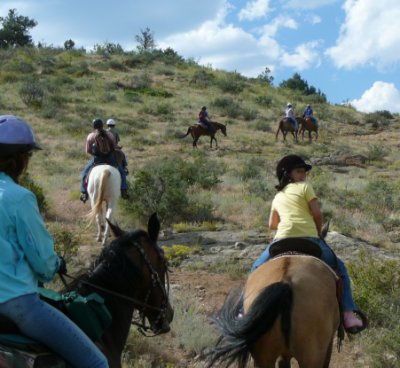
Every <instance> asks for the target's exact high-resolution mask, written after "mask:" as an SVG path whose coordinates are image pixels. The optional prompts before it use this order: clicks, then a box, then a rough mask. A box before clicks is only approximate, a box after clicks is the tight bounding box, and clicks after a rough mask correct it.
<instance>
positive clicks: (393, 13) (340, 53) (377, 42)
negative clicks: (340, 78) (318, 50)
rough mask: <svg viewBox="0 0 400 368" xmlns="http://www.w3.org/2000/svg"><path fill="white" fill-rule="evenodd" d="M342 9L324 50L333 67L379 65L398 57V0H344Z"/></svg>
mask: <svg viewBox="0 0 400 368" xmlns="http://www.w3.org/2000/svg"><path fill="white" fill-rule="evenodd" d="M343 9H344V10H345V12H346V19H345V22H344V24H343V25H342V26H341V30H340V35H339V38H338V40H337V41H336V45H335V46H334V47H331V48H330V49H328V50H327V51H326V54H327V55H328V56H330V57H331V58H332V60H333V61H334V63H335V64H336V66H337V67H339V68H346V69H352V68H354V67H357V66H360V65H365V64H370V65H373V66H375V67H377V68H378V69H383V68H385V67H387V66H390V65H392V64H394V63H397V62H399V61H400V32H399V26H398V24H399V19H400V2H399V1H398V0H380V1H377V0H346V2H345V4H344V5H343Z"/></svg>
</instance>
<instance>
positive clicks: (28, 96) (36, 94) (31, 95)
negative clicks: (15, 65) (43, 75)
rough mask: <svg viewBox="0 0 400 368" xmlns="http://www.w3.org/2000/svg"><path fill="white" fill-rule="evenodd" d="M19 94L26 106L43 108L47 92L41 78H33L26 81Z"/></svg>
mask: <svg viewBox="0 0 400 368" xmlns="http://www.w3.org/2000/svg"><path fill="white" fill-rule="evenodd" d="M18 93H19V96H20V97H21V100H22V101H23V102H24V103H25V105H26V106H29V107H36V108H40V107H42V104H43V99H44V96H45V90H44V88H43V86H42V84H41V83H40V80H39V78H37V77H35V76H31V77H27V78H26V79H24V80H23V82H22V85H21V87H20V88H19V90H18Z"/></svg>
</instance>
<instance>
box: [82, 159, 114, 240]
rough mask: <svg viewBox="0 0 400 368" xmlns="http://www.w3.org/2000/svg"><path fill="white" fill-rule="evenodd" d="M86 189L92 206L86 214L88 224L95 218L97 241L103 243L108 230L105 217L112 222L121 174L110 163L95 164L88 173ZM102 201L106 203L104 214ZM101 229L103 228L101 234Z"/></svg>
mask: <svg viewBox="0 0 400 368" xmlns="http://www.w3.org/2000/svg"><path fill="white" fill-rule="evenodd" d="M87 190H88V194H89V199H90V205H91V207H92V209H91V211H90V212H89V214H88V218H89V219H90V223H89V224H91V223H93V221H94V219H96V223H97V241H98V242H100V241H101V242H102V245H104V244H105V243H106V240H107V237H108V234H109V231H110V227H109V225H108V222H107V221H105V219H107V220H109V221H111V222H113V218H112V216H113V212H114V211H115V210H116V208H117V203H118V198H119V197H120V195H121V175H120V173H119V171H118V169H116V168H115V167H113V166H110V165H98V166H95V167H94V168H93V169H92V170H91V172H90V174H89V180H88V186H87ZM103 202H105V203H106V212H105V216H104V215H103ZM102 230H104V232H103V234H102V233H101V232H102Z"/></svg>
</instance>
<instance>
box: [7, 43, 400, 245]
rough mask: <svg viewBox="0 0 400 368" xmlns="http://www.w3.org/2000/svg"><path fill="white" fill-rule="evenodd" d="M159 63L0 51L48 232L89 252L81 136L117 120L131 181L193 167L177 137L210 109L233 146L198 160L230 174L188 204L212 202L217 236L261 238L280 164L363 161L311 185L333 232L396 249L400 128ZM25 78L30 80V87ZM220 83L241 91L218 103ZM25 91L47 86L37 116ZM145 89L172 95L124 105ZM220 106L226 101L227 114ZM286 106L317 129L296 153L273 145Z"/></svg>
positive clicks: (216, 74) (329, 171) (315, 177)
mask: <svg viewBox="0 0 400 368" xmlns="http://www.w3.org/2000/svg"><path fill="white" fill-rule="evenodd" d="M132 60H133V61H135V63H133V62H132ZM138 60H139V61H138ZM164 61H165V60H162V61H153V62H149V63H147V62H146V63H145V62H143V60H142V59H140V58H138V57H137V55H113V56H111V57H110V56H104V55H95V54H90V55H85V54H80V53H74V52H65V51H62V50H51V49H42V50H14V51H1V52H0V65H1V68H0V83H1V85H2V94H1V96H0V112H1V113H2V114H3V113H4V114H6V113H11V114H15V115H18V116H20V117H22V118H24V119H25V120H26V121H28V122H29V123H31V124H32V126H33V128H34V131H35V133H36V134H37V136H38V137H39V140H40V143H41V144H42V145H43V147H44V148H45V150H44V151H43V152H40V153H38V154H37V155H36V156H35V157H34V158H33V161H32V165H31V169H30V173H31V175H32V177H33V178H34V179H35V181H36V182H38V183H39V184H40V185H41V186H43V188H44V189H45V191H46V192H47V194H48V197H49V198H50V201H51V204H52V211H51V214H50V216H49V222H50V225H53V226H54V223H56V224H57V223H59V222H61V223H62V224H63V226H66V227H68V228H69V229H71V230H73V231H78V232H79V234H80V235H81V236H82V237H83V238H84V241H90V240H89V235H88V234H87V230H86V229H84V227H83V226H82V218H81V216H80V215H83V213H84V210H83V209H82V206H81V204H80V203H79V201H77V198H78V194H79V193H78V192H79V174H80V171H81V170H82V169H83V167H84V165H85V164H86V162H87V157H86V156H85V154H84V151H83V147H84V142H85V137H86V135H87V134H88V132H89V131H90V130H91V121H92V119H93V118H94V117H97V116H99V117H101V118H103V119H107V118H108V117H113V118H115V119H116V121H117V123H118V128H119V130H120V135H121V137H122V144H123V146H124V150H125V152H126V154H127V157H128V161H129V166H130V171H131V173H132V174H133V175H131V176H130V180H133V179H132V178H134V175H135V171H136V170H138V168H141V167H146V163H148V162H149V161H151V160H154V159H159V160H162V159H163V158H165V157H175V156H174V155H177V156H180V157H182V158H183V159H184V160H188V161H190V160H193V159H194V158H195V157H197V156H196V155H197V154H196V153H195V152H193V150H192V147H191V139H190V137H187V138H185V139H183V140H180V139H178V138H177V136H178V135H182V134H183V133H185V132H186V130H187V127H188V126H189V125H190V124H192V123H193V122H195V121H196V117H197V113H198V110H199V109H200V107H201V106H202V105H207V106H209V111H210V114H211V116H212V118H213V119H214V120H217V121H219V122H223V123H227V124H228V137H227V138H225V137H222V135H219V134H218V135H217V138H218V139H219V145H220V149H219V150H210V149H209V144H208V138H204V137H203V138H201V139H200V143H199V149H198V151H199V152H200V153H201V155H202V156H203V157H204V160H209V161H210V162H214V161H215V162H223V163H224V164H225V166H226V168H227V170H226V172H225V173H224V174H223V175H221V177H220V181H221V182H220V184H218V185H217V186H216V187H214V188H212V189H211V190H205V189H198V188H196V190H195V191H196V193H194V194H193V195H198V193H199V192H200V194H201V195H202V196H204V197H207V198H208V199H209V200H211V201H212V203H213V206H214V216H215V218H217V219H218V221H219V222H220V223H221V224H223V226H226V227H234V228H243V229H252V228H263V229H265V223H266V219H267V216H268V211H269V208H268V207H269V201H270V200H271V198H272V196H273V191H274V190H273V186H274V184H275V178H274V175H273V169H274V166H275V164H276V161H277V160H278V159H279V158H280V157H281V156H282V155H284V154H287V153H289V152H293V153H299V154H302V155H304V156H305V157H307V158H308V159H310V160H318V159H327V158H330V160H331V162H333V161H340V160H343V158H344V157H352V156H356V155H361V156H363V157H364V158H365V159H366V161H364V162H363V164H362V165H359V166H358V167H357V166H346V165H341V166H340V167H341V170H336V169H337V166H336V165H334V166H332V165H318V168H317V167H316V168H315V169H314V170H312V172H311V179H312V181H313V183H314V186H315V189H316V190H317V193H318V194H320V196H321V199H322V205H323V210H324V212H325V214H326V215H328V216H329V217H331V218H332V219H333V229H334V230H337V231H339V232H342V233H345V234H347V235H351V236H354V237H358V238H362V239H365V240H367V241H369V242H372V243H374V244H376V245H377V246H380V247H385V248H387V249H391V250H396V249H397V246H398V244H399V242H400V235H399V234H400V218H399V215H398V212H397V210H396V209H397V208H398V205H399V204H400V186H399V185H398V183H397V178H398V174H397V173H398V169H399V166H400V161H399V160H398V157H397V152H398V142H399V135H400V134H399V119H398V117H397V118H395V119H392V120H389V121H385V124H380V123H379V122H378V123H379V124H377V125H378V128H376V127H375V128H374V126H373V125H374V122H372V123H371V120H368V116H366V115H364V114H361V113H358V112H356V111H354V110H353V109H351V108H349V107H343V106H332V105H329V104H320V103H314V102H313V101H312V99H310V98H306V97H304V96H301V95H298V94H295V93H294V92H292V91H282V90H279V89H277V88H274V87H270V86H268V85H266V84H262V83H260V82H259V81H256V80H248V79H245V78H240V77H239V78H238V76H235V75H232V74H231V73H225V72H223V71H214V70H211V69H207V68H201V67H199V66H197V65H195V64H190V63H180V64H174V63H172V64H168V63H165V62H164ZM201 73H203V74H201ZM199 75H208V76H210V75H211V76H213V80H211V82H209V83H206V84H205V85H202V84H201V83H200V82H201V79H198V78H197V79H196V76H199ZM32 76H36V79H35V80H34V81H31V79H30V78H32ZM150 80H151V83H150ZM195 80H197V82H198V83H194V81H195ZM199 80H200V82H199ZM226 80H228V83H231V86H232V89H233V87H234V86H235V85H236V84H235V83H236V82H237V83H240V84H242V85H243V86H244V88H243V90H242V91H241V92H239V93H230V92H223V91H222V90H221V87H220V84H219V81H226ZM232 80H234V82H232ZM229 81H230V82H229ZM25 84H28V85H31V86H32V85H33V86H35V85H38V84H39V85H40V86H42V89H43V90H44V91H45V97H44V100H43V103H42V106H41V107H34V106H27V105H26V104H25V103H24V102H23V101H22V100H21V97H20V94H19V91H20V89H21V87H23V86H24V85H25ZM141 84H142V85H143V84H144V85H146V86H147V87H150V89H151V90H152V91H167V92H170V93H171V94H172V97H169V98H164V97H157V96H150V95H147V94H144V93H137V94H133V95H132V94H128V96H127V94H126V91H124V88H122V86H125V87H137V86H139V85H141ZM220 99H231V100H228V101H231V102H230V104H228V107H227V108H225V109H224V108H222V107H221V102H220V101H221V100H220ZM257 100H258V101H260V100H261V101H264V102H265V101H266V102H265V104H260V103H257ZM287 101H291V102H292V103H293V104H294V105H295V107H296V108H297V110H298V111H301V110H302V109H303V107H304V106H305V104H306V103H308V102H311V103H312V104H313V108H314V110H315V112H316V116H317V118H318V119H319V122H320V139H319V140H318V142H313V143H312V144H309V143H308V142H304V143H302V142H300V143H298V144H295V143H293V140H292V137H288V141H287V143H282V141H281V140H282V137H281V136H279V141H278V142H275V130H276V127H277V121H278V120H279V118H280V116H281V115H282V110H283V108H284V106H285V105H286V102H287ZM232 106H236V108H237V109H236V112H235V110H234V109H233V108H232ZM238 111H239V112H238ZM375 123H376V122H375ZM261 184H262V185H261ZM120 211H122V210H120ZM120 218H121V223H122V224H123V225H124V224H125V225H130V224H129V221H128V220H125V219H124V216H122V214H121V216H120ZM124 221H125V222H124Z"/></svg>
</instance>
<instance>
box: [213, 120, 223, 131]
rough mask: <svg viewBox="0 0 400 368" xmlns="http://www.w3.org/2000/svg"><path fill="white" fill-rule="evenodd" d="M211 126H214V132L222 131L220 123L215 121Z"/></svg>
mask: <svg viewBox="0 0 400 368" xmlns="http://www.w3.org/2000/svg"><path fill="white" fill-rule="evenodd" d="M211 124H212V125H213V126H214V129H215V130H218V129H222V125H223V124H221V123H217V122H216V121H213V122H212V123H211Z"/></svg>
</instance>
